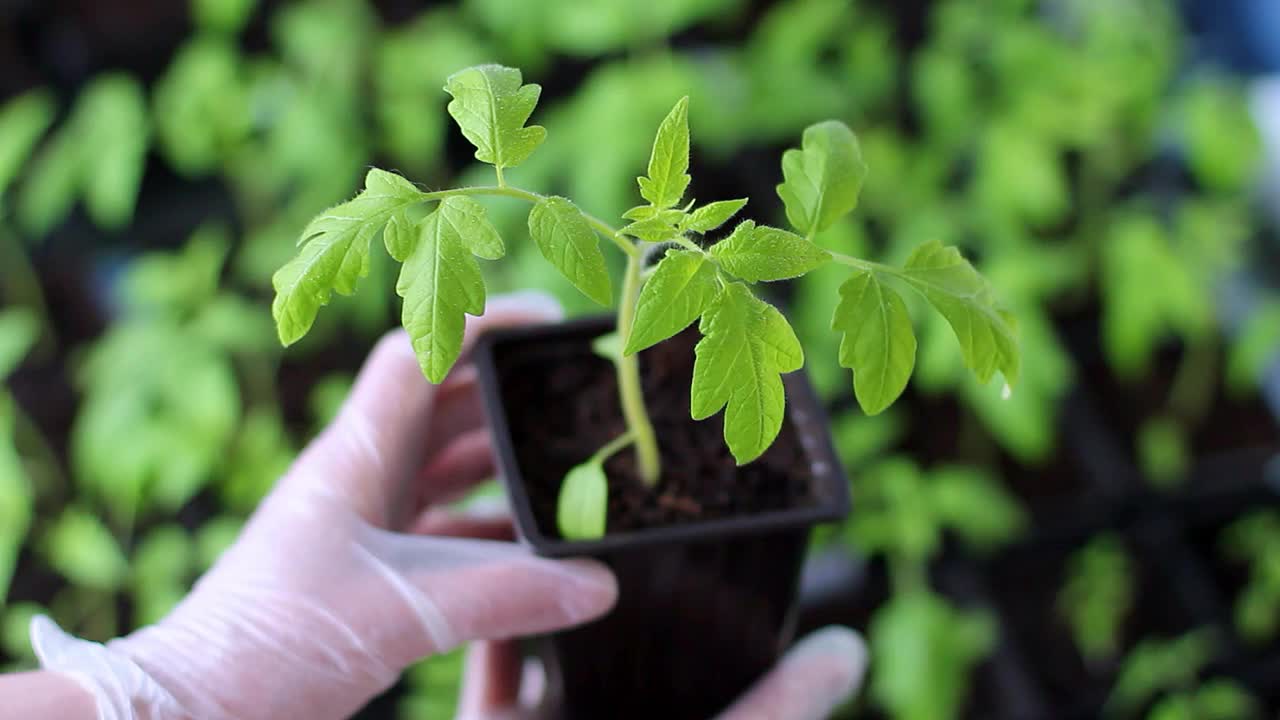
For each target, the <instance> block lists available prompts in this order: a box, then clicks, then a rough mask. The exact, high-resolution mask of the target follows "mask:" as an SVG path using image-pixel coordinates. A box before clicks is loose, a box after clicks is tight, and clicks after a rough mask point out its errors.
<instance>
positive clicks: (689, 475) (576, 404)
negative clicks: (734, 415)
mask: <svg viewBox="0 0 1280 720" xmlns="http://www.w3.org/2000/svg"><path fill="white" fill-rule="evenodd" d="M697 339H698V334H697V330H696V328H689V329H687V330H685V331H684V332H683V333H681V334H679V335H677V336H676V337H674V338H672V339H671V340H669V341H667V342H664V343H660V344H659V345H657V346H655V347H653V348H650V349H649V350H646V351H644V352H643V353H641V355H640V373H641V383H642V386H643V390H644V396H645V403H646V407H647V409H648V412H649V418H650V420H651V421H652V423H653V426H654V432H655V433H656V434H657V437H658V444H659V447H660V452H661V457H662V477H661V478H660V479H659V481H658V484H657V485H656V486H655V487H653V488H649V487H647V486H645V485H644V483H643V482H642V481H641V480H640V478H639V476H638V474H637V469H636V460H635V454H634V452H633V450H631V449H630V448H628V449H625V450H623V451H621V452H619V453H618V454H616V455H614V456H613V457H612V458H611V459H610V460H609V461H607V462H606V464H605V470H606V473H607V475H608V477H609V511H608V521H607V522H608V524H607V531H608V532H609V533H618V532H626V531H633V530H639V529H643V528H652V527H660V526H669V525H677V524H682V523H689V522H694V521H705V520H713V519H719V518H727V517H735V516H744V515H753V514H759V513H764V512H769V511H776V510H783V509H791V508H800V507H806V506H811V505H813V504H815V502H816V495H815V492H814V488H813V474H812V472H811V469H810V466H809V463H808V460H807V456H806V453H805V450H804V448H803V447H802V445H801V442H800V439H799V437H798V433H797V431H796V429H795V428H794V427H793V426H792V425H791V423H789V422H784V423H783V426H782V431H781V433H780V434H779V435H778V439H777V440H776V441H775V442H774V444H773V446H772V447H770V448H769V450H768V451H766V452H765V453H764V455H762V456H761V457H760V458H759V459H758V460H756V461H754V462H751V463H749V464H747V465H743V466H741V467H739V466H738V465H737V464H736V462H735V461H734V459H733V456H732V455H731V454H730V453H729V450H728V448H727V447H726V446H725V442H724V436H723V432H724V431H723V413H721V414H718V415H716V416H714V417H711V418H708V419H707V420H703V421H694V420H692V419H691V418H690V417H689V385H690V382H691V380H692V377H693V361H694V345H695V344H696V342H697ZM497 365H498V373H499V377H500V383H501V387H502V392H503V398H502V400H503V404H504V406H505V407H506V411H507V418H508V421H509V423H510V430H511V433H512V435H513V443H514V448H515V452H516V456H517V460H518V462H519V464H520V466H521V468H522V472H523V479H524V481H525V483H526V486H527V492H528V494H529V496H530V498H531V502H532V506H533V512H534V517H535V519H536V522H537V523H538V527H539V529H540V530H541V531H542V532H543V534H545V535H548V536H558V535H559V532H558V530H557V528H556V522H555V517H556V500H557V497H558V495H559V492H560V484H561V480H562V479H563V478H564V476H565V473H567V472H568V471H569V470H570V469H571V468H572V467H574V466H575V465H578V464H579V463H581V462H583V461H584V460H586V459H587V458H589V457H591V456H592V455H593V454H594V453H595V452H596V451H597V450H598V449H599V448H601V447H602V446H604V445H605V444H606V443H607V442H609V441H610V440H612V439H614V438H615V437H617V436H618V435H620V434H622V433H623V432H624V430H625V429H626V426H625V423H624V420H623V416H622V410H621V406H620V402H619V399H618V390H617V383H616V375H615V372H614V367H613V364H612V363H611V362H610V361H608V360H606V359H604V358H602V357H600V356H598V355H596V354H595V353H593V352H592V350H591V347H590V342H589V340H588V339H587V338H585V337H584V338H582V339H572V340H564V341H558V342H556V343H554V344H550V343H547V342H545V341H540V342H539V344H533V343H530V344H529V345H527V346H521V347H520V348H519V349H518V350H516V349H512V350H511V351H509V352H505V353H502V354H501V356H500V357H498V358H497Z"/></svg>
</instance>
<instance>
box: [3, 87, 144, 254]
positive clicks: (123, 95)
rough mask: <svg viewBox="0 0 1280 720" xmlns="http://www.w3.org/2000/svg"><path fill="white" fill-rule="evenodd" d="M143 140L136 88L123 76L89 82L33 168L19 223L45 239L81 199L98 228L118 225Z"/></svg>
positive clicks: (129, 211) (134, 190)
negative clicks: (73, 204)
mask: <svg viewBox="0 0 1280 720" xmlns="http://www.w3.org/2000/svg"><path fill="white" fill-rule="evenodd" d="M149 134H150V128H149V124H148V120H147V106H146V99H145V96H144V94H143V90H142V86H141V85H139V84H138V82H137V81H136V80H134V79H133V78H131V77H129V76H127V75H121V74H107V75H101V76H99V77H97V78H95V79H94V80H93V81H92V82H91V83H90V84H89V86H88V87H87V88H85V90H84V91H83V92H82V93H81V94H80V97H79V98H78V99H77V101H76V104H75V107H74V108H72V110H71V115H70V117H69V118H68V119H67V121H66V123H65V124H64V125H63V126H62V127H61V128H60V129H59V130H58V131H57V132H56V133H55V134H54V136H53V138H52V139H51V140H50V141H49V144H48V145H47V146H46V147H45V148H44V150H43V151H42V152H41V153H40V155H39V156H38V157H37V159H36V162H35V165H34V166H33V167H32V170H31V175H30V177H29V180H28V181H27V183H26V184H25V185H24V186H23V195H22V196H21V197H20V198H19V206H18V211H19V217H20V219H21V220H22V223H23V225H24V226H25V227H26V228H27V229H28V230H30V231H31V232H33V233H35V234H37V235H44V234H45V233H47V232H48V231H49V230H50V229H51V228H52V227H53V226H54V225H56V224H57V223H58V222H60V221H61V220H62V219H63V217H64V216H65V215H66V213H67V212H68V211H69V210H70V208H71V204H72V203H73V202H74V201H75V199H76V196H77V195H80V196H82V197H83V198H84V202H85V208H86V209H87V210H88V212H89V217H90V218H92V219H93V221H94V222H95V223H97V224H98V225H99V226H101V227H103V228H107V229H119V228H120V227H123V226H124V225H125V224H126V223H127V222H128V221H129V219H130V217H132V215H133V206H134V202H135V201H136V200H137V196H138V188H139V187H140V185H141V183H142V172H143V169H144V164H145V160H146V153H147V145H148V140H149Z"/></svg>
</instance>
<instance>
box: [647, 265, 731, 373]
mask: <svg viewBox="0 0 1280 720" xmlns="http://www.w3.org/2000/svg"><path fill="white" fill-rule="evenodd" d="M718 291H719V286H718V285H717V283H716V268H715V265H714V264H713V263H710V262H708V261H707V259H706V256H705V255H703V254H702V253H697V252H692V251H689V250H675V249H672V250H668V251H667V255H666V257H664V258H663V259H662V260H661V261H660V262H659V263H658V266H657V268H655V269H654V271H653V275H652V276H651V277H650V278H649V279H648V281H646V282H645V284H644V287H643V288H641V289H640V298H639V299H638V300H637V301H636V316H635V324H634V325H632V327H631V335H630V336H629V337H628V338H627V345H626V349H625V351H624V352H625V353H626V354H627V355H631V354H633V353H637V352H640V351H641V350H644V349H645V348H647V347H650V346H652V345H656V344H658V343H660V342H662V341H663V340H666V339H667V338H669V337H671V336H672V335H675V334H676V333H678V332H680V331H681V330H684V329H685V328H687V327H689V324H690V323H692V322H693V321H694V320H697V319H698V316H699V315H701V314H702V313H703V311H705V310H706V309H707V307H708V306H709V305H710V304H711V302H712V301H713V300H715V298H716V294H717V292H718Z"/></svg>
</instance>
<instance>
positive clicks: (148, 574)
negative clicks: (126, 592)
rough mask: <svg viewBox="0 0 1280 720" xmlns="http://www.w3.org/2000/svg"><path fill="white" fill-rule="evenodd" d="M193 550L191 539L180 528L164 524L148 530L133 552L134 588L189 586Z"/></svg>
mask: <svg viewBox="0 0 1280 720" xmlns="http://www.w3.org/2000/svg"><path fill="white" fill-rule="evenodd" d="M194 551H195V547H194V545H193V544H192V542H191V538H190V537H189V536H188V535H187V531H186V530H184V529H182V527H181V526H180V525H161V526H160V527H157V528H154V529H152V530H150V531H148V532H147V534H146V537H144V538H143V539H142V542H140V543H139V544H138V546H137V547H136V548H135V549H134V551H133V567H132V582H133V585H134V587H135V588H138V587H142V586H147V585H182V584H184V583H186V582H187V576H188V574H189V573H191V571H192V568H193V562H192V561H193V560H194Z"/></svg>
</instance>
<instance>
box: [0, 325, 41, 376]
mask: <svg viewBox="0 0 1280 720" xmlns="http://www.w3.org/2000/svg"><path fill="white" fill-rule="evenodd" d="M39 335H40V323H39V321H37V320H36V315H35V313H33V312H31V311H30V310H27V309H26V308H12V309H9V310H0V381H3V380H4V379H5V377H7V376H8V375H9V373H11V372H13V371H14V370H16V369H17V368H18V366H19V365H21V364H22V359H23V358H24V357H26V356H27V353H28V352H30V351H31V347H32V346H33V345H35V342H36V338H37V337H39Z"/></svg>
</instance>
